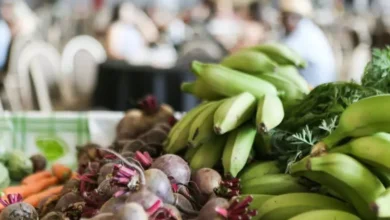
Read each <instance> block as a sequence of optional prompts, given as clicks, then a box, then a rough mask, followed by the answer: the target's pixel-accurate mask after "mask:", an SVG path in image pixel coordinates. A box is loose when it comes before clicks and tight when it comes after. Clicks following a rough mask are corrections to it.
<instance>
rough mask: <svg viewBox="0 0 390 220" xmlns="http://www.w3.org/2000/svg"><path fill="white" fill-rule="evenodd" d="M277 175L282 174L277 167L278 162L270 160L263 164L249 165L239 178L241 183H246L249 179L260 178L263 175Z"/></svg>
mask: <svg viewBox="0 0 390 220" xmlns="http://www.w3.org/2000/svg"><path fill="white" fill-rule="evenodd" d="M279 173H282V171H281V170H280V168H279V167H278V161H276V160H272V161H265V162H256V163H253V164H251V165H249V166H248V167H246V168H245V169H244V170H243V171H241V172H240V174H239V178H240V180H241V182H247V181H249V180H251V179H254V178H260V177H261V176H264V175H268V174H279Z"/></svg>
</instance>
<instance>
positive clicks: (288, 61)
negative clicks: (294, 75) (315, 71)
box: [250, 43, 307, 68]
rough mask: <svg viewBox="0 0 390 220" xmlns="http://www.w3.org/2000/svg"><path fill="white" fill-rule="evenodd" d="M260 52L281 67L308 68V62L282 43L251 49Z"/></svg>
mask: <svg viewBox="0 0 390 220" xmlns="http://www.w3.org/2000/svg"><path fill="white" fill-rule="evenodd" d="M250 49H252V50H255V51H260V52H262V53H264V54H265V55H267V56H268V57H269V58H271V59H272V60H274V61H275V62H277V63H278V64H280V65H294V66H297V67H302V68H304V67H306V65H307V63H306V61H305V60H304V59H303V58H302V57H301V56H300V55H299V54H298V53H296V52H295V51H294V50H292V49H290V48H289V47H287V46H285V45H283V44H280V43H267V44H262V45H259V46H255V47H252V48H250Z"/></svg>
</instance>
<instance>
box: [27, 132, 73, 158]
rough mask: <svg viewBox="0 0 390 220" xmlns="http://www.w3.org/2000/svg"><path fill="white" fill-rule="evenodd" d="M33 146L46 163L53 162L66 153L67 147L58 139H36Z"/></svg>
mask: <svg viewBox="0 0 390 220" xmlns="http://www.w3.org/2000/svg"><path fill="white" fill-rule="evenodd" d="M35 144H36V145H37V147H38V149H39V150H40V151H41V153H42V154H43V156H45V157H46V159H47V160H48V161H55V160H57V159H59V158H61V157H63V156H64V155H65V154H66V152H67V151H68V145H67V144H66V143H65V141H63V140H62V139H61V138H59V137H37V138H36V140H35Z"/></svg>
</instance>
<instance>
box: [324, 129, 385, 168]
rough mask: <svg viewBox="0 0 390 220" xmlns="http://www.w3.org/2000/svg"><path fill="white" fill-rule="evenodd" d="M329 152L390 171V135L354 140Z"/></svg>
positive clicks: (382, 134)
mask: <svg viewBox="0 0 390 220" xmlns="http://www.w3.org/2000/svg"><path fill="white" fill-rule="evenodd" d="M330 152H332V153H333V152H336V153H344V154H348V155H351V156H353V157H355V158H357V159H358V160H360V161H362V162H364V163H367V164H369V165H371V166H373V167H380V168H382V169H387V170H389V171H390V160H389V159H388V158H390V134H388V133H376V134H374V135H371V136H365V137H361V138H357V139H354V140H352V141H350V142H348V143H346V144H344V145H342V146H340V147H335V148H333V149H332V150H331V151H330Z"/></svg>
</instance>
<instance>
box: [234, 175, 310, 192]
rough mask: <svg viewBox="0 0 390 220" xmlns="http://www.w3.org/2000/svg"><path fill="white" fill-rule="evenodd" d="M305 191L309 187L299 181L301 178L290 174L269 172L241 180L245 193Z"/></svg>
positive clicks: (242, 190) (242, 189)
mask: <svg viewBox="0 0 390 220" xmlns="http://www.w3.org/2000/svg"><path fill="white" fill-rule="evenodd" d="M305 191H307V188H306V187H304V186H303V185H301V184H300V183H299V179H298V178H295V177H293V176H291V175H289V174H268V175H264V176H259V177H258V178H253V179H250V180H248V181H245V182H244V181H242V182H241V193H243V194H269V195H281V194H285V193H292V192H305Z"/></svg>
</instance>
